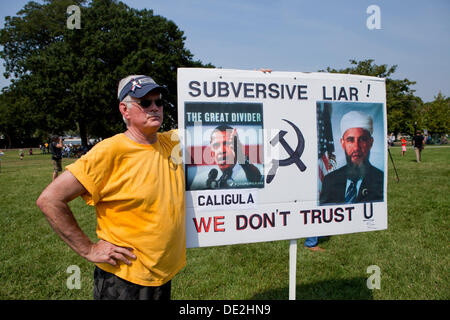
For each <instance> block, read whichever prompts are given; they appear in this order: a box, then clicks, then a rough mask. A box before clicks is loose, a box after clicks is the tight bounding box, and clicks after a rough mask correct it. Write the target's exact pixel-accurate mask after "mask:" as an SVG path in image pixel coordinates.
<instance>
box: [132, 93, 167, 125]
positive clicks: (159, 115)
mask: <svg viewBox="0 0 450 320" xmlns="http://www.w3.org/2000/svg"><path fill="white" fill-rule="evenodd" d="M157 99H161V94H160V93H157V92H156V93H155V92H150V93H148V94H147V95H146V96H145V97H143V98H141V99H136V102H132V103H133V105H134V106H133V108H131V109H130V110H129V114H130V116H131V122H130V123H131V125H132V126H134V127H137V128H139V129H141V130H142V131H145V130H147V129H154V130H158V129H159V127H160V126H161V124H162V122H163V107H162V106H161V107H158V106H157V105H156V104H155V100H157ZM141 100H150V101H151V105H150V106H148V107H146V108H144V107H142V106H141V105H140V104H139V101H141Z"/></svg>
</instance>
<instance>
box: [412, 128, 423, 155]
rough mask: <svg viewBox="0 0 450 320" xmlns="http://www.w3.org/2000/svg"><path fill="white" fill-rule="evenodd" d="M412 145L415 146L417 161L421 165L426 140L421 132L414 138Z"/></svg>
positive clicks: (418, 131)
mask: <svg viewBox="0 0 450 320" xmlns="http://www.w3.org/2000/svg"><path fill="white" fill-rule="evenodd" d="M411 143H412V145H413V146H414V151H415V152H416V161H417V163H420V162H421V161H422V150H423V147H424V138H423V135H422V134H421V132H420V130H417V132H416V135H415V136H414V137H413V139H412V141H411Z"/></svg>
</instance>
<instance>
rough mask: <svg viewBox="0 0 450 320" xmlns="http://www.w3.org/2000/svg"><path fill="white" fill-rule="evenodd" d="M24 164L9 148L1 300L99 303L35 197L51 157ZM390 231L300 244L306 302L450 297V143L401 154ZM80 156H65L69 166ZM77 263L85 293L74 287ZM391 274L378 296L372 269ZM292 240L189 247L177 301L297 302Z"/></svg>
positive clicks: (1, 188)
mask: <svg viewBox="0 0 450 320" xmlns="http://www.w3.org/2000/svg"><path fill="white" fill-rule="evenodd" d="M35 153H39V154H35V155H33V156H28V155H27V154H26V155H25V158H24V160H20V159H19V155H18V151H16V150H10V151H6V153H5V155H4V156H3V157H2V158H1V160H2V162H1V171H0V239H1V242H0V243H1V250H0V279H1V286H0V299H58V300H59V299H92V287H93V281H92V274H93V265H92V264H90V263H89V262H87V261H85V260H84V259H82V258H81V257H79V256H78V255H77V254H75V253H74V252H73V251H71V250H70V249H69V248H68V247H67V246H66V245H65V244H64V243H63V242H62V241H61V240H60V239H59V238H58V237H57V236H56V234H55V233H54V232H53V231H52V230H51V228H50V226H49V225H48V223H47V221H46V219H45V218H44V216H43V215H42V213H41V212H40V211H39V209H38V208H37V206H36V204H35V201H36V198H37V197H38V196H39V194H40V192H41V191H42V190H43V189H44V188H45V186H46V185H47V184H49V183H50V182H51V176H52V164H51V160H50V156H49V155H48V154H47V155H42V154H40V151H39V150H37V149H36V150H35ZM391 154H392V156H393V158H394V163H395V166H396V168H397V171H398V175H399V177H400V182H397V181H396V176H395V172H394V170H393V166H392V162H391V161H390V159H389V161H388V164H389V181H388V209H389V212H388V229H387V230H384V231H374V232H365V233H354V234H347V235H338V236H332V237H329V238H325V239H323V240H322V242H321V243H320V245H321V246H322V247H323V248H325V249H326V250H327V251H326V252H323V253H313V252H310V251H307V250H305V249H303V239H302V240H299V241H298V261H297V299H375V300H383V299H450V277H449V275H450V273H449V249H450V248H449V245H450V241H449V240H450V237H449V230H450V226H449V207H450V197H449V195H450V184H449V176H450V147H427V148H426V149H425V150H424V152H423V162H422V163H420V164H418V163H416V162H415V156H414V151H413V150H411V148H408V151H407V153H406V156H405V157H401V155H400V148H398V147H394V148H391ZM72 161H74V160H73V159H69V160H68V159H64V160H63V166H66V165H68V164H69V163H70V162H72ZM71 208H72V210H73V212H74V214H75V216H76V218H77V220H78V222H79V224H80V226H81V228H82V229H83V230H84V231H85V232H86V233H87V234H88V236H89V237H90V238H91V239H93V240H94V239H96V235H95V226H96V221H95V212H94V209H93V208H92V207H89V206H87V205H85V204H84V202H83V201H82V200H81V199H75V200H74V201H73V202H71ZM71 265H77V266H79V267H80V269H81V289H79V290H77V289H74V290H69V289H68V288H67V286H66V281H67V279H68V277H69V276H70V274H68V273H66V270H67V268H68V267H69V266H71ZM370 265H377V266H378V267H379V268H380V270H381V289H379V290H378V289H375V290H369V289H368V288H367V286H366V280H367V278H368V276H369V274H367V273H366V270H367V267H369V266H370ZM288 289H289V241H275V242H265V243H254V244H242V245H234V246H221V247H210V248H196V249H188V251H187V266H186V268H184V269H183V270H182V271H181V272H180V273H179V274H178V275H177V276H176V277H175V278H174V280H173V281H172V299H194V300H196V299H207V300H210V299H288Z"/></svg>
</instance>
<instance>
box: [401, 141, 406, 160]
mask: <svg viewBox="0 0 450 320" xmlns="http://www.w3.org/2000/svg"><path fill="white" fill-rule="evenodd" d="M401 142H402V157H403V156H404V155H405V153H406V139H405V137H402V140H401Z"/></svg>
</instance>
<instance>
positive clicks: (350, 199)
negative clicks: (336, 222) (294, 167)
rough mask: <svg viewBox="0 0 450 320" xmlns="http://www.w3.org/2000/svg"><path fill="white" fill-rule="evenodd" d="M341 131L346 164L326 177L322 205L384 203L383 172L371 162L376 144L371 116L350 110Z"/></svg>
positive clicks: (345, 116)
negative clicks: (372, 151) (371, 151)
mask: <svg viewBox="0 0 450 320" xmlns="http://www.w3.org/2000/svg"><path fill="white" fill-rule="evenodd" d="M340 129H341V134H342V136H341V138H340V143H341V146H342V149H343V150H344V153H345V158H346V165H345V166H343V167H341V168H339V169H337V170H335V171H332V172H330V173H329V174H327V175H326V176H325V177H324V180H323V184H322V190H321V192H320V196H319V202H320V204H321V205H322V204H342V203H360V202H373V201H382V200H383V178H384V173H383V171H381V170H380V169H378V168H376V167H374V166H373V165H371V164H370V162H369V156H370V150H371V148H372V145H373V143H374V139H373V136H372V135H373V119H372V117H371V116H369V115H367V114H365V113H363V112H360V111H350V112H348V113H346V114H345V115H344V116H343V117H342V119H341V122H340Z"/></svg>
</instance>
